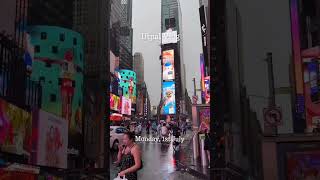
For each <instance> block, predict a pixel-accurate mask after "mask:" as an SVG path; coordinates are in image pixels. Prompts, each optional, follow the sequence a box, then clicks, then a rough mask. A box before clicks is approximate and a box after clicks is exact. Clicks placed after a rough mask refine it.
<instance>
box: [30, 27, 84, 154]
mask: <svg viewBox="0 0 320 180" xmlns="http://www.w3.org/2000/svg"><path fill="white" fill-rule="evenodd" d="M27 32H28V33H29V34H30V44H32V46H33V47H34V57H33V59H32V73H31V79H32V80H34V81H37V82H39V81H40V82H41V85H42V102H41V109H42V110H44V111H46V112H49V113H53V114H55V115H57V116H59V117H62V118H64V119H65V120H66V121H67V122H68V128H69V138H75V139H79V138H81V137H80V135H81V134H82V106H83V86H84V85H83V71H84V50H83V49H84V40H83V37H82V35H81V34H79V33H78V32H75V31H72V30H70V29H66V28H61V27H56V26H29V27H27ZM69 142H70V143H71V144H72V145H71V144H70V146H71V147H72V148H75V149H77V150H79V149H80V148H81V147H80V146H79V143H74V144H73V142H75V141H69Z"/></svg>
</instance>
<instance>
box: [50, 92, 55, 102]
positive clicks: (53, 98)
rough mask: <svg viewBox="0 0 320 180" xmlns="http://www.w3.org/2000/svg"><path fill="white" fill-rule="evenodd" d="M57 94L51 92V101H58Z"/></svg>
mask: <svg viewBox="0 0 320 180" xmlns="http://www.w3.org/2000/svg"><path fill="white" fill-rule="evenodd" d="M56 100H57V96H56V95H55V94H50V101H51V102H56Z"/></svg>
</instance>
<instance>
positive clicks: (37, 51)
mask: <svg viewBox="0 0 320 180" xmlns="http://www.w3.org/2000/svg"><path fill="white" fill-rule="evenodd" d="M34 51H35V52H36V53H40V46H39V45H36V46H34Z"/></svg>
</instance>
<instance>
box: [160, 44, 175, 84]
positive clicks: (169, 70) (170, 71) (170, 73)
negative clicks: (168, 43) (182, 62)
mask: <svg viewBox="0 0 320 180" xmlns="http://www.w3.org/2000/svg"><path fill="white" fill-rule="evenodd" d="M174 79H175V75H174V50H166V51H163V52H162V80H163V81H172V80H174Z"/></svg>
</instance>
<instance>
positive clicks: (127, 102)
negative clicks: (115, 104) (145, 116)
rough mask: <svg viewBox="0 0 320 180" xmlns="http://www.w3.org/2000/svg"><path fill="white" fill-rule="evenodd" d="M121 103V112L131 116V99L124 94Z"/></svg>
mask: <svg viewBox="0 0 320 180" xmlns="http://www.w3.org/2000/svg"><path fill="white" fill-rule="evenodd" d="M121 105H122V108H121V114H125V115H129V116H131V99H128V98H126V97H124V96H122V102H121Z"/></svg>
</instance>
